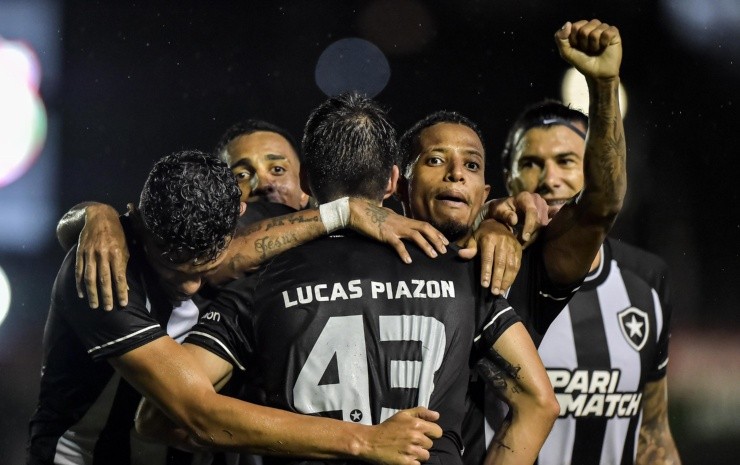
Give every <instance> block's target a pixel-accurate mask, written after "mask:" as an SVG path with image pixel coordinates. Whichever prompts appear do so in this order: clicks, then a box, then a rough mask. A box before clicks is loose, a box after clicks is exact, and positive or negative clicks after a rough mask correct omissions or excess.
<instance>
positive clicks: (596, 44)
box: [544, 20, 627, 283]
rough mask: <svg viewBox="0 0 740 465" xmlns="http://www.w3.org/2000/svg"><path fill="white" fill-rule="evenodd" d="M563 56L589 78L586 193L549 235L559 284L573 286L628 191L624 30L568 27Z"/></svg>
mask: <svg viewBox="0 0 740 465" xmlns="http://www.w3.org/2000/svg"><path fill="white" fill-rule="evenodd" d="M555 41H556V42H557V45H558V49H559V51H560V55H561V56H562V57H563V59H565V60H566V61H567V62H568V63H570V64H571V65H573V66H574V67H575V68H576V69H578V71H580V72H581V73H583V74H584V75H585V76H586V81H587V83H588V90H589V98H590V101H589V130H588V135H587V136H586V155H585V158H584V188H583V191H581V193H580V195H579V196H578V197H577V198H576V200H575V201H574V202H572V203H571V204H570V205H566V206H564V207H563V208H562V209H561V210H560V212H559V213H558V214H557V215H555V217H554V218H553V220H552V221H551V222H550V224H549V226H548V227H547V228H546V229H545V230H544V240H545V246H544V254H545V257H544V258H545V264H546V267H547V271H548V274H549V275H550V278H551V279H552V280H553V281H556V282H560V283H571V282H574V281H576V280H578V279H580V278H582V277H583V276H584V275H585V274H586V273H587V272H588V270H589V268H590V265H591V263H592V262H593V260H594V257H595V256H596V254H597V252H598V250H599V247H601V244H602V242H603V241H604V239H605V238H606V235H607V233H608V232H609V230H610V229H611V227H612V225H613V224H614V220H615V219H616V217H617V214H618V213H619V211H620V210H621V208H622V204H623V202H624V196H625V192H626V190H627V170H626V154H627V150H626V146H625V140H624V127H623V125H622V116H621V113H620V109H619V67H620V64H621V61H622V41H621V37H620V35H619V30H618V29H617V28H616V27H614V26H609V25H608V24H605V23H601V22H600V21H598V20H591V21H578V22H576V23H573V24H571V23H570V22H568V23H566V24H565V25H564V26H563V27H562V28H561V29H560V30H558V31H557V32H556V33H555Z"/></svg>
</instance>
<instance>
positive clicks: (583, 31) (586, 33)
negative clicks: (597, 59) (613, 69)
mask: <svg viewBox="0 0 740 465" xmlns="http://www.w3.org/2000/svg"><path fill="white" fill-rule="evenodd" d="M569 24H570V23H566V25H565V26H563V28H561V29H560V30H558V32H556V33H555V35H556V37H557V38H558V39H559V40H561V41H562V40H565V39H566V38H567V40H568V44H569V45H570V46H571V47H573V48H576V49H578V50H580V51H582V52H584V53H587V54H589V55H596V54H598V53H600V52H601V51H602V50H604V49H605V48H606V47H608V46H609V45H610V44H612V43H616V42H615V41H618V39H619V30H618V29H617V28H616V27H614V26H610V25H608V24H606V23H602V22H601V21H599V20H598V19H592V20H591V21H585V20H582V21H578V22H576V23H573V24H572V25H571V26H570V28H568V27H566V26H567V25H569Z"/></svg>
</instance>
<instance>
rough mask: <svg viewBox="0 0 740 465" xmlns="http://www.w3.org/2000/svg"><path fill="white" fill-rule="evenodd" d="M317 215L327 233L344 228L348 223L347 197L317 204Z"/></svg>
mask: <svg viewBox="0 0 740 465" xmlns="http://www.w3.org/2000/svg"><path fill="white" fill-rule="evenodd" d="M319 216H320V217H321V222H322V223H324V227H325V228H326V232H328V233H333V232H334V231H336V230H337V229H342V228H346V227H347V224H348V223H349V197H342V198H341V199H337V200H332V201H331V202H327V203H324V204H321V205H319Z"/></svg>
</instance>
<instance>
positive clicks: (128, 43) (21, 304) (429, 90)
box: [0, 0, 740, 464]
mask: <svg viewBox="0 0 740 465" xmlns="http://www.w3.org/2000/svg"><path fill="white" fill-rule="evenodd" d="M24 3H29V4H34V5H36V6H38V7H39V9H36V10H34V11H37V14H38V15H42V16H43V15H45V16H44V18H45V19H44V21H47V22H46V23H44V24H50V25H51V26H52V27H50V28H47V33H48V34H50V36H48V37H47V39H46V41H43V40H38V41H37V42H35V39H34V38H33V37H24V31H25V29H24V28H23V27H21V25H19V23H18V21H7V22H3V16H4V15H5V16H6V18H9V17H10V16H9V15H10V14H11V13H12V14H13V15H16V16H13V17H14V18H15V17H17V10H18V9H19V8H20V6H19V5H21V4H24ZM175 5H176V6H175ZM38 12H40V13H38ZM39 17H40V16H38V17H37V16H33V15H32V16H24V18H25V20H27V21H36V20H37V19H38V18H39ZM50 18H51V19H50ZM591 18H599V19H601V20H603V21H605V22H608V23H609V24H613V25H616V26H618V27H619V29H620V31H621V34H622V39H623V43H624V59H623V63H622V82H623V84H624V86H625V88H626V91H627V95H628V105H629V106H628V109H627V114H626V118H625V130H626V136H627V147H628V173H629V192H628V197H627V202H626V205H625V208H624V211H623V212H622V214H621V216H620V218H619V219H618V221H617V224H616V226H615V228H614V231H613V236H615V237H617V238H620V239H622V240H624V241H627V242H630V243H632V244H634V245H637V246H639V247H642V248H645V249H647V250H650V251H652V252H654V253H657V254H659V255H660V256H662V257H663V258H664V259H665V260H666V261H667V262H668V264H669V265H670V269H671V276H670V278H671V280H672V283H673V288H674V301H675V309H674V315H673V317H674V318H673V327H674V331H673V339H672V347H671V364H670V365H669V393H670V394H669V395H670V398H671V407H670V408H671V410H670V412H671V422H672V427H673V430H674V436H675V437H676V439H677V443H678V446H679V450H680V451H681V453H682V455H683V458H684V464H692V463H693V464H698V463H715V464H722V463H726V464H730V463H733V464H734V463H737V462H738V459H739V458H740V450H739V448H738V445H737V441H736V439H737V438H738V437H740V426H738V425H737V420H736V418H738V416H740V387H738V386H740V374H738V373H737V368H738V367H740V342H739V341H740V339H738V335H739V334H740V331H739V329H740V323H739V319H738V316H737V315H738V311H739V310H740V308H739V305H738V297H739V295H738V288H739V287H740V286H739V284H740V260H739V259H738V255H739V254H740V208H738V207H739V205H738V187H737V183H738V177H739V175H738V167H739V166H740V163H739V162H738V160H737V157H738V155H740V149H739V147H740V2H737V1H736V0H724V1H720V0H717V1H711V0H701V1H699V0H683V1H679V0H674V1H669V0H664V1H655V0H648V1H645V0H624V1H613V2H594V1H584V0H577V1H568V2H560V1H547V2H545V1H533V0H523V1H513V0H512V1H469V0H457V1H447V0H445V1H436V2H422V1H412V0H396V1H392V0H379V1H351V0H341V1H340V0H331V1H307V0H306V1H283V2H278V1H275V2H271V1H270V2H268V1H264V2H218V1H215V2H209V3H206V2H192V1H180V2H164V1H161V0H150V1H141V2H138V1H137V2H131V1H122V2H112V1H111V2H102V1H64V2H62V1H60V2H51V1H29V2H21V1H11V0H0V36H3V37H4V38H5V39H23V40H27V41H28V42H29V43H31V45H32V46H34V47H35V49H36V52H37V54H38V55H39V59H40V60H41V64H42V70H45V71H47V72H48V75H42V82H41V96H42V97H43V99H44V102H45V105H46V109H47V112H48V114H49V129H48V136H47V138H48V142H47V145H46V146H45V148H44V150H43V151H42V153H41V156H40V157H39V160H38V162H37V165H35V166H34V167H33V168H32V169H31V171H30V172H29V173H28V175H27V177H28V179H26V180H24V179H21V180H19V181H18V182H16V183H15V184H11V185H9V186H7V187H5V188H0V214H2V212H3V211H5V210H3V208H5V207H8V206H11V205H13V204H15V202H20V200H19V199H21V198H28V197H34V196H36V195H40V194H39V192H42V191H43V192H47V193H48V196H47V197H46V199H47V200H43V199H42V200H41V201H40V202H41V203H42V204H43V206H42V207H39V208H38V209H37V208H28V209H25V210H24V212H23V213H24V215H27V216H28V218H31V219H32V220H33V221H35V222H37V223H39V224H42V225H43V228H44V229H43V230H42V231H43V232H42V234H41V235H40V236H38V237H34V238H33V240H32V241H30V240H29V242H27V243H24V242H23V241H20V242H16V243H13V244H11V245H6V246H0V266H2V267H3V268H4V269H5V272H6V273H7V275H8V277H9V279H10V282H11V286H13V292H14V294H13V301H12V303H11V307H10V313H9V315H8V318H7V319H6V321H5V322H4V323H3V324H2V326H0V456H2V457H5V458H3V459H0V462H2V463H8V464H19V463H22V461H23V450H24V443H25V437H26V428H27V426H26V425H27V420H28V417H29V415H30V414H31V412H32V410H33V408H34V404H35V401H36V396H37V393H38V372H39V366H40V358H41V351H40V345H41V335H42V332H43V325H44V321H45V318H46V312H47V310H48V302H49V295H50V290H51V286H52V283H53V280H54V276H55V274H56V270H57V269H58V267H59V264H60V263H61V260H62V258H63V252H62V250H61V249H60V247H59V246H58V244H57V243H56V239H55V236H54V225H55V223H56V220H57V219H58V218H59V217H61V215H62V214H63V213H64V212H65V211H66V210H67V209H68V208H70V207H71V206H73V205H74V204H76V203H78V202H81V201H84V200H98V201H104V202H107V203H110V204H112V205H113V206H115V207H116V208H118V209H121V210H123V209H124V208H125V205H126V203H127V202H132V201H136V200H137V198H138V192H139V190H140V187H141V186H142V184H143V182H144V180H145V178H146V175H147V173H148V171H149V169H150V168H151V166H152V164H153V163H154V161H155V160H157V159H158V158H160V157H162V156H164V155H166V154H169V153H171V152H174V151H177V150H180V149H190V148H197V149H201V150H210V149H212V148H213V146H214V145H215V143H216V141H217V140H218V138H219V137H220V135H221V133H222V132H223V131H224V130H225V129H226V128H227V127H228V126H229V125H231V124H232V123H234V122H236V121H238V120H241V119H245V118H249V117H257V118H262V119H266V120H268V121H271V122H274V123H276V124H278V125H280V126H283V127H285V128H287V129H288V130H289V131H290V132H291V133H293V134H294V135H295V136H296V137H297V138H298V139H300V136H301V134H302V128H303V124H304V122H305V119H306V117H307V116H308V114H309V112H310V111H311V109H312V108H313V107H315V106H316V105H318V104H319V103H321V101H323V100H324V99H325V97H326V95H325V94H324V93H323V92H322V90H321V89H320V88H319V86H318V85H317V82H316V79H315V71H316V67H317V61H318V60H319V57H320V56H321V54H322V52H323V51H324V50H325V49H326V48H327V47H328V46H329V45H331V44H332V43H334V42H335V41H337V40H339V39H344V38H350V37H356V38H362V39H365V40H367V41H370V42H372V43H374V44H375V45H376V46H377V47H378V48H379V49H380V50H382V52H383V53H384V54H385V58H386V59H387V60H388V63H389V69H390V79H389V80H388V83H387V85H386V86H385V87H384V88H383V90H382V91H380V93H378V95H377V96H376V99H377V100H378V101H379V102H381V103H382V104H383V105H384V106H386V107H387V108H388V109H389V110H390V115H391V118H392V119H393V120H394V121H395V123H396V124H397V128H398V129H399V131H403V130H404V129H406V128H407V127H408V126H410V125H411V124H412V123H413V122H414V121H416V120H418V119H420V118H421V117H423V116H424V115H426V114H428V113H430V112H432V111H435V110H439V109H447V110H455V111H459V112H461V113H463V114H465V115H467V116H469V117H470V118H472V119H473V120H475V121H476V122H478V123H479V125H480V127H481V129H482V130H483V133H484V136H485V140H484V143H485V145H486V149H487V154H488V161H487V178H488V180H489V182H490V183H491V184H492V185H493V189H492V193H493V195H494V196H503V195H504V194H505V191H504V186H503V182H502V181H501V175H500V171H501V166H500V163H499V157H498V156H499V153H500V150H501V148H502V146H503V140H504V137H505V135H506V131H507V130H508V125H509V124H510V123H511V121H512V120H513V119H514V118H515V117H516V116H517V114H518V113H519V111H520V110H521V109H522V107H523V106H524V105H527V104H530V103H534V102H537V101H539V100H541V99H543V98H546V97H553V98H559V97H560V81H561V78H562V75H563V73H564V71H565V70H566V69H567V65H566V64H565V62H564V61H562V60H561V59H560V57H559V56H558V53H557V50H556V48H555V44H554V41H553V38H552V36H553V34H554V32H555V31H556V30H557V29H558V28H559V27H560V26H561V25H562V24H563V23H564V22H565V21H566V20H578V19H591ZM48 21H51V22H48ZM9 23H10V25H8V24H9ZM29 24H30V23H29ZM372 65H373V63H369V64H368V68H367V69H365V70H364V71H363V73H362V74H361V75H360V78H361V79H369V78H371V77H372V76H373V73H374V70H373V68H372ZM0 105H2V102H0ZM0 156H2V155H1V154H0ZM24 183H25V184H24ZM24 186H25V187H24ZM22 188H23V189H29V190H22ZM27 192H28V193H27ZM8 208H9V207H8ZM42 211H43V212H45V214H46V216H43V217H42V215H41V212H42ZM4 227H8V226H0V229H2V228H4ZM712 425H714V426H712ZM717 425H719V426H717Z"/></svg>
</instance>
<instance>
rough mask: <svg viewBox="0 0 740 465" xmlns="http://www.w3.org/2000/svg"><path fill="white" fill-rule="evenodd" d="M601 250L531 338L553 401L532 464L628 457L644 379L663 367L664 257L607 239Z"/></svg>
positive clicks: (666, 320) (602, 464) (657, 375)
mask: <svg viewBox="0 0 740 465" xmlns="http://www.w3.org/2000/svg"><path fill="white" fill-rule="evenodd" d="M601 253H602V260H601V264H600V267H599V269H597V270H595V271H594V272H593V273H592V274H591V275H589V276H588V278H587V279H586V281H585V282H584V284H583V286H582V287H581V289H580V291H579V292H578V293H576V295H575V296H574V297H573V299H572V300H571V301H570V303H569V304H568V306H567V307H566V309H565V310H564V311H563V312H562V313H561V314H560V315H559V316H558V317H557V318H556V319H555V321H554V322H553V323H552V325H551V326H550V328H549V329H548V331H547V333H546V334H545V337H544V339H543V340H542V344H541V345H540V346H539V352H540V356H541V357H542V360H543V362H544V364H545V367H546V368H547V371H548V374H549V376H550V380H551V381H552V384H553V387H554V389H555V392H556V395H557V398H558V401H559V402H560V417H559V418H558V420H557V421H556V422H555V426H554V427H553V430H552V432H551V433H550V435H549V437H548V438H547V440H546V442H545V444H544V446H543V448H542V450H541V452H540V456H539V460H538V464H539V465H555V464H557V465H563V464H579V465H580V464H584V465H589V464H593V465H606V464H614V465H620V464H621V465H627V464H630V465H631V464H633V463H634V459H635V453H636V448H637V439H638V434H639V430H640V421H641V418H642V416H641V410H642V409H641V407H642V394H643V389H644V386H645V383H646V382H652V381H657V380H659V379H661V378H662V377H664V376H665V374H666V365H667V364H668V339H669V336H670V317H671V304H670V298H669V290H668V287H667V284H666V280H665V275H666V270H667V266H666V264H665V263H664V262H663V261H662V260H661V259H660V258H658V257H657V256H655V255H653V254H650V253H648V252H645V251H643V250H640V249H637V248H635V247H632V246H630V245H627V244H624V243H622V242H618V241H616V240H612V239H608V240H607V241H606V242H605V244H604V246H603V247H602V250H601Z"/></svg>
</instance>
